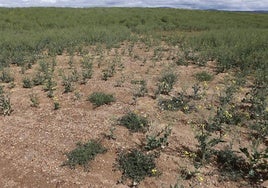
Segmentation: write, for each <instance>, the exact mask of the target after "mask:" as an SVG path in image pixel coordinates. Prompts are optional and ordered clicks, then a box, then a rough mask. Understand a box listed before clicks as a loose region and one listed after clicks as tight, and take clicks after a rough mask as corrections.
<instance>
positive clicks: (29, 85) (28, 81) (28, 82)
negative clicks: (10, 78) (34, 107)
mask: <svg viewBox="0 0 268 188" xmlns="http://www.w3.org/2000/svg"><path fill="white" fill-rule="evenodd" d="M22 82H23V87H24V88H32V87H33V83H32V81H31V79H30V78H28V77H26V78H24V79H23V80H22Z"/></svg>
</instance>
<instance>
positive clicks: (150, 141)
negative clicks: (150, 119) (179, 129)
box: [144, 126, 171, 150]
mask: <svg viewBox="0 0 268 188" xmlns="http://www.w3.org/2000/svg"><path fill="white" fill-rule="evenodd" d="M170 134H171V128H170V127H169V126H167V127H166V128H165V129H164V130H162V131H161V132H159V133H158V134H157V135H149V136H146V145H145V147H144V148H145V149H146V150H154V149H157V148H160V147H165V146H166V145H168V137H169V136H170Z"/></svg>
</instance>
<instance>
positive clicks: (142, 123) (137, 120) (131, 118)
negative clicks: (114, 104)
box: [119, 112, 148, 132]
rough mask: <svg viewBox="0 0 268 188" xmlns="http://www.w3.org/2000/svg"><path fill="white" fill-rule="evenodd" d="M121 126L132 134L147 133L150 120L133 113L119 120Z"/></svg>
mask: <svg viewBox="0 0 268 188" xmlns="http://www.w3.org/2000/svg"><path fill="white" fill-rule="evenodd" d="M119 123H120V125H123V126H124V127H126V128H128V129H129V130H130V131H132V132H139V131H145V129H146V128H147V127H148V120H147V119H146V118H145V117H141V116H139V115H137V114H135V113H133V112H130V113H128V114H126V115H124V116H123V117H121V118H120V119H119Z"/></svg>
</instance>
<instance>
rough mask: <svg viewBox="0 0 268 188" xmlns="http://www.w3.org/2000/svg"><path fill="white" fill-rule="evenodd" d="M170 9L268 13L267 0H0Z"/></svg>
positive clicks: (5, 1) (3, 3)
mask: <svg viewBox="0 0 268 188" xmlns="http://www.w3.org/2000/svg"><path fill="white" fill-rule="evenodd" d="M36 6H37V7H43V6H44V7H172V8H183V9H217V10H229V11H254V10H263V11H268V0H0V7H36Z"/></svg>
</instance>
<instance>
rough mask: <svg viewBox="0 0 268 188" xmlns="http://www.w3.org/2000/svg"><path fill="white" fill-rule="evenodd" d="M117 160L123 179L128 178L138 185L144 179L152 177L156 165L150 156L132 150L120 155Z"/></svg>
mask: <svg viewBox="0 0 268 188" xmlns="http://www.w3.org/2000/svg"><path fill="white" fill-rule="evenodd" d="M117 160H118V164H119V169H120V170H121V171H122V172H123V178H129V179H131V180H133V182H136V183H138V182H140V181H142V180H143V179H144V178H145V177H147V176H152V175H154V171H155V167H156V165H155V162H154V157H153V156H152V155H146V154H144V153H142V152H141V151H138V150H136V149H134V150H131V151H125V152H122V153H120V154H119V157H118V159H117Z"/></svg>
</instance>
